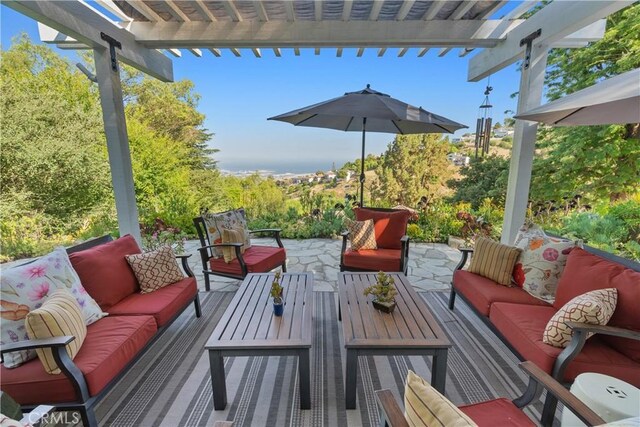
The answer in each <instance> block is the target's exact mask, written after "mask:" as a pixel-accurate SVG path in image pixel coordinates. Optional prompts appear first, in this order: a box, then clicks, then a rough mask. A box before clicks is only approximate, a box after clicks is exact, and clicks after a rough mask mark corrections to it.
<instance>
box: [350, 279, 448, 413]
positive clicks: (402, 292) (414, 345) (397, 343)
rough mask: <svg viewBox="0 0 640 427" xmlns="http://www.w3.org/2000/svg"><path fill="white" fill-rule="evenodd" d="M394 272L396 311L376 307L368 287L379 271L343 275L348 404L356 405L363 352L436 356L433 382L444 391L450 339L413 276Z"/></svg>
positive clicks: (364, 353)
mask: <svg viewBox="0 0 640 427" xmlns="http://www.w3.org/2000/svg"><path fill="white" fill-rule="evenodd" d="M388 274H389V275H391V276H392V277H393V280H394V282H395V285H396V288H397V290H398V295H397V296H396V304H397V305H396V308H395V311H394V312H393V313H391V314H388V313H383V312H381V311H378V310H376V309H375V308H373V304H372V299H373V298H372V297H371V296H364V294H363V292H364V288H366V287H367V286H370V285H371V284H374V283H375V282H376V276H377V273H351V272H344V273H340V274H339V276H338V292H339V297H340V313H341V316H342V331H343V333H344V340H345V348H346V349H347V367H346V375H345V395H346V407H347V409H355V408H356V383H357V375H358V356H361V355H387V356H398V355H431V356H433V364H432V368H431V384H432V385H433V387H435V388H436V389H437V390H438V391H440V392H441V393H443V394H444V384H445V378H446V374H447V351H448V349H449V347H451V343H450V342H449V339H448V338H447V336H446V335H445V333H444V331H443V330H442V328H441V327H440V325H439V324H438V322H437V321H436V320H435V318H434V317H433V315H432V314H431V311H430V310H429V308H428V307H427V305H426V304H425V303H424V301H423V300H422V298H420V297H419V296H418V294H417V293H416V292H415V291H414V290H413V287H412V286H411V283H409V280H407V277H406V276H404V275H403V274H400V273H388Z"/></svg>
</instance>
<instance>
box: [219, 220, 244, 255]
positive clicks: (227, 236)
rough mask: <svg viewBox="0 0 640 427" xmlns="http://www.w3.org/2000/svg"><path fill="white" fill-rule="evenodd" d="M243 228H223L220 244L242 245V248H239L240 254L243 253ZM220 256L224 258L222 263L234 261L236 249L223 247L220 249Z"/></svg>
mask: <svg viewBox="0 0 640 427" xmlns="http://www.w3.org/2000/svg"><path fill="white" fill-rule="evenodd" d="M244 234H245V232H244V228H241V227H234V228H223V229H222V243H242V244H243V246H242V247H241V248H240V253H241V254H243V253H244V250H245V249H244V242H245V236H244ZM222 256H223V257H224V262H226V263H227V264H228V263H230V262H231V261H233V260H234V259H236V248H234V247H223V248H222Z"/></svg>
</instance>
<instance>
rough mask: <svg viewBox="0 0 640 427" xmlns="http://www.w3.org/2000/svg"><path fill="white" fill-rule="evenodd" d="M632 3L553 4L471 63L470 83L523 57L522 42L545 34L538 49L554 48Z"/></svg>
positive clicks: (538, 40) (622, 0) (614, 0)
mask: <svg viewBox="0 0 640 427" xmlns="http://www.w3.org/2000/svg"><path fill="white" fill-rule="evenodd" d="M632 3H633V1H631V0H609V1H576V0H572V1H558V2H552V3H550V4H548V5H546V6H545V7H544V8H542V9H541V10H540V11H538V12H537V13H536V14H535V15H533V16H531V17H530V18H529V19H527V20H525V21H524V22H523V23H522V24H520V25H518V26H517V27H515V28H514V29H513V30H511V31H509V32H508V33H507V34H506V39H505V40H503V41H501V42H500V43H499V44H498V45H497V46H495V47H494V48H493V49H485V50H483V51H482V52H480V53H479V54H477V55H476V56H474V57H473V58H471V60H470V61H469V72H468V76H467V80H468V81H472V82H477V81H479V80H482V79H484V78H485V77H487V76H488V75H490V74H493V73H495V72H496V71H498V70H501V69H502V68H504V67H506V66H508V65H510V64H512V63H513V62H515V61H517V60H518V59H520V58H521V57H522V55H523V54H524V47H523V46H521V45H520V40H522V39H523V38H525V37H527V36H528V35H530V34H532V33H534V32H535V31H537V30H541V33H540V36H539V37H538V38H536V39H535V40H534V44H535V45H542V44H544V45H547V46H551V45H552V44H553V43H554V42H557V41H559V40H561V39H563V38H564V37H566V36H568V35H570V34H573V33H575V32H576V31H578V30H580V29H582V28H584V27H586V26H588V25H590V24H593V23H594V22H596V21H598V20H600V19H603V18H606V17H607V16H609V15H610V14H612V13H614V12H617V11H618V10H620V9H623V8H624V7H626V6H629V5H630V4H632Z"/></svg>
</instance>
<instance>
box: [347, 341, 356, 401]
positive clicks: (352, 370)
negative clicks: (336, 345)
mask: <svg viewBox="0 0 640 427" xmlns="http://www.w3.org/2000/svg"><path fill="white" fill-rule="evenodd" d="M357 386H358V351H357V350H350V349H347V372H346V375H345V387H344V388H345V398H346V407H347V409H356V392H357Z"/></svg>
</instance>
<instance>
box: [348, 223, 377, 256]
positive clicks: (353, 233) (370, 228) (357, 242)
mask: <svg viewBox="0 0 640 427" xmlns="http://www.w3.org/2000/svg"><path fill="white" fill-rule="evenodd" d="M345 225H346V226H347V230H349V242H350V243H351V250H353V251H359V250H360V249H378V245H377V244H376V230H375V228H374V222H373V219H368V220H366V221H351V220H349V221H347V222H346V224H345Z"/></svg>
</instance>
